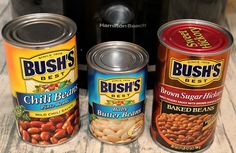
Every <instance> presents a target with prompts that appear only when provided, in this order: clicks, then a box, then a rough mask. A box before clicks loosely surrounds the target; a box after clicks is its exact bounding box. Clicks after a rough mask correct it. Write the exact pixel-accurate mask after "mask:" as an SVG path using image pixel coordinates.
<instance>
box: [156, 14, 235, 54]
mask: <svg viewBox="0 0 236 153" xmlns="http://www.w3.org/2000/svg"><path fill="white" fill-rule="evenodd" d="M158 38H159V40H160V42H161V43H162V44H163V45H165V46H167V47H168V48H171V49H173V50H177V51H181V52H184V53H186V54H194V55H196V54H199V55H202V54H207V55H210V54H217V53H221V52H223V51H225V50H228V49H229V48H230V47H231V46H232V44H233V37H232V35H231V34H230V32H228V31H227V30H226V29H224V28H223V27H221V26H219V25H217V24H214V23H211V22H208V21H203V20H196V19H181V20H174V21H171V22H168V23H166V24H164V25H162V26H161V27H160V28H159V30H158Z"/></svg>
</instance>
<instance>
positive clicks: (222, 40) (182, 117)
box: [151, 19, 233, 152]
mask: <svg viewBox="0 0 236 153" xmlns="http://www.w3.org/2000/svg"><path fill="white" fill-rule="evenodd" d="M157 34H158V37H159V41H160V46H159V53H158V63H157V72H158V74H157V81H156V84H155V91H154V103H153V114H152V115H153V116H152V125H151V135H152V138H153V139H154V141H155V142H157V143H158V144H160V145H161V146H162V147H164V148H166V149H168V150H171V151H179V152H193V151H200V150H201V151H202V150H204V149H206V148H207V147H209V146H210V144H211V143H212V142H213V138H214V132H215V127H216V118H217V111H218V109H219V103H220V101H221V97H222V93H223V86H224V80H225V76H226V70H227V65H228V60H229V56H230V49H231V46H232V44H233V37H232V35H231V34H230V33H229V32H228V31H227V30H226V29H224V28H222V27H220V26H219V25H216V24H213V23H210V22H207V21H202V20H193V19H189V20H188V19H186V20H175V21H172V22H168V23H166V24H164V25H163V26H161V27H160V29H159V30H158V33H157Z"/></svg>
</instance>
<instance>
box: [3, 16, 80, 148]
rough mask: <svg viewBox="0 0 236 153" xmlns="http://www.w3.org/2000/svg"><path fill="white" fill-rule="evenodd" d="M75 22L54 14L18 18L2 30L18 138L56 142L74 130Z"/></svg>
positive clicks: (76, 120)
mask: <svg viewBox="0 0 236 153" xmlns="http://www.w3.org/2000/svg"><path fill="white" fill-rule="evenodd" d="M75 33H76V25H75V23H74V22H73V21H72V20H70V19H69V18H67V17H64V16H61V15H56V14H46V13H38V14H30V15H25V16H22V17H18V18H16V19H14V20H12V21H10V22H9V23H8V24H6V25H5V27H4V28H3V30H2V36H3V38H4V40H5V41H4V46H5V50H6V61H7V66H8V74H9V78H10V84H11V89H12V95H13V99H14V106H15V108H14V113H15V116H16V122H17V127H18V133H19V135H20V137H21V138H22V140H24V141H25V142H28V143H31V144H35V145H42V146H47V145H52V144H60V143H62V142H65V141H67V140H69V139H70V138H71V137H72V136H74V135H75V134H76V133H77V131H78V129H79V100H78V63H77V62H78V61H77V50H76V37H75Z"/></svg>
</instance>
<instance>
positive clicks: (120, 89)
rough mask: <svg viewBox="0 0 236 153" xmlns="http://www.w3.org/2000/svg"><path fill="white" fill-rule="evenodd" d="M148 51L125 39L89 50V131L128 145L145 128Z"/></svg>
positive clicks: (108, 141)
mask: <svg viewBox="0 0 236 153" xmlns="http://www.w3.org/2000/svg"><path fill="white" fill-rule="evenodd" d="M148 58H149V56H148V53H147V52H146V51H145V50H144V49H143V48H142V47H140V46H138V45H136V44H133V43H129V42H123V41H110V42H104V43H101V44H98V45H96V46H94V47H93V48H91V49H90V50H89V52H88V53H87V62H88V65H89V71H88V80H89V81H88V98H89V100H88V101H89V130H90V133H91V134H92V135H93V136H94V137H95V138H97V139H99V140H100V141H102V142H106V143H110V144H126V143H129V142H132V141H134V140H136V139H137V138H138V137H139V136H140V135H141V134H142V132H143V130H144V106H145V90H146V82H147V63H148Z"/></svg>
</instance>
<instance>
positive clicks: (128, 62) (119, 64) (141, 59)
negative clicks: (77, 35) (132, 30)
mask: <svg viewBox="0 0 236 153" xmlns="http://www.w3.org/2000/svg"><path fill="white" fill-rule="evenodd" d="M148 60H149V56H148V53H147V52H146V51H145V49H143V48H142V47H140V46H139V45H136V44H133V43H129V42H124V41H109V42H104V43H100V44H98V45H96V46H94V47H93V48H91V49H90V50H89V51H88V53H87V63H88V65H89V66H91V67H92V68H93V69H96V70H98V71H101V72H104V73H132V72H136V71H138V70H140V69H142V68H143V67H145V66H146V65H147V63H148Z"/></svg>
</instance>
